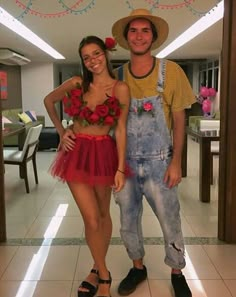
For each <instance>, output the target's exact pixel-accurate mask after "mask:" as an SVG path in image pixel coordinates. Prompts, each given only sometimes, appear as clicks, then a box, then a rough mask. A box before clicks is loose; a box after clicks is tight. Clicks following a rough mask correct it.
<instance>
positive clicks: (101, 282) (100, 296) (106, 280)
mask: <svg viewBox="0 0 236 297" xmlns="http://www.w3.org/2000/svg"><path fill="white" fill-rule="evenodd" d="M111 282H112V278H111V274H110V272H109V279H101V278H99V279H98V284H108V285H109V286H111ZM96 297H111V296H104V295H97V296H96Z"/></svg>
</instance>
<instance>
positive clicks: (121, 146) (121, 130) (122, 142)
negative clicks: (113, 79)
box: [115, 82, 130, 190]
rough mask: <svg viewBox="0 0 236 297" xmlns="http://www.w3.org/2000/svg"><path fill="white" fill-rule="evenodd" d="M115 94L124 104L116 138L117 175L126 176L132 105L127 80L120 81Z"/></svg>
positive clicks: (116, 130)
mask: <svg viewBox="0 0 236 297" xmlns="http://www.w3.org/2000/svg"><path fill="white" fill-rule="evenodd" d="M115 95H116V97H117V98H118V100H119V101H120V103H121V104H122V106H123V108H122V110H121V115H120V117H119V120H118V123H117V126H116V129H115V138H116V145H117V152H118V168H117V174H116V175H123V177H125V175H124V173H125V159H126V136H127V135H126V125H127V118H128V113H129V105H130V92H129V87H128V85H127V84H126V83H125V82H119V83H118V85H117V87H116V89H115ZM117 190H118V189H117Z"/></svg>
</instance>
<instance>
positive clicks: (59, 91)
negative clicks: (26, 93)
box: [44, 76, 82, 148]
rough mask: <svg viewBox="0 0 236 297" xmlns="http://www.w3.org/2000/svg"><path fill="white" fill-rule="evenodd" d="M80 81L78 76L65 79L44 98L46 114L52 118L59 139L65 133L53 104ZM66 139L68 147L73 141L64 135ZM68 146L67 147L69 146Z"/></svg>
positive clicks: (60, 99)
mask: <svg viewBox="0 0 236 297" xmlns="http://www.w3.org/2000/svg"><path fill="white" fill-rule="evenodd" d="M78 83H79V84H81V83H82V79H81V78H80V77H79V76H74V77H72V78H70V79H68V80H66V81H65V82H64V83H62V84H61V85H60V86H59V87H57V88H56V89H54V90H53V91H52V92H51V93H49V94H48V95H47V96H46V97H45V98H44V105H45V107H46V110H47V112H48V115H49V117H50V119H51V120H52V122H53V124H54V126H55V128H56V130H57V132H58V134H59V136H60V139H61V140H62V138H63V135H64V133H65V129H64V127H63V126H62V123H61V121H60V119H59V116H58V113H57V111H56V108H55V104H56V103H57V102H59V101H62V99H63V97H64V96H65V94H66V92H69V91H70V90H72V89H74V88H76V85H77V84H78ZM66 139H67V141H66V142H67V145H68V146H69V147H71V146H73V143H72V142H71V139H70V137H66ZM69 147H68V148H69Z"/></svg>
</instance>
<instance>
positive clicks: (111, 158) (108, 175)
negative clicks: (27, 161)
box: [49, 134, 118, 185]
mask: <svg viewBox="0 0 236 297" xmlns="http://www.w3.org/2000/svg"><path fill="white" fill-rule="evenodd" d="M117 166H118V155H117V148H116V143H115V140H114V139H113V138H112V137H111V136H109V135H102V136H97V135H96V136H93V135H86V134H77V135H76V140H75V147H74V149H73V150H72V151H69V152H65V151H63V150H59V151H58V152H57V154H56V157H55V159H54V161H53V163H52V165H51V166H50V168H49V172H50V173H51V175H52V176H53V177H57V178H58V179H59V180H61V181H63V182H77V183H85V184H90V185H113V184H114V176H115V174H116V171H117V168H118V167H117Z"/></svg>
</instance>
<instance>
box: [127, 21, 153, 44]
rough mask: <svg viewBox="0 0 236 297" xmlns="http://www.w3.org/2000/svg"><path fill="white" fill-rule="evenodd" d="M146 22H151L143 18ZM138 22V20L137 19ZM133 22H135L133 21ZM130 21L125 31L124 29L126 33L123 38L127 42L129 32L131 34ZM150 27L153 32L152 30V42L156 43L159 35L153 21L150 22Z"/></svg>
mask: <svg viewBox="0 0 236 297" xmlns="http://www.w3.org/2000/svg"><path fill="white" fill-rule="evenodd" d="M143 19H144V20H147V21H149V20H148V19H145V18H143ZM135 20H136V19H135ZM132 21H133V20H132ZM132 21H130V22H129V23H128V24H127V25H126V26H125V29H124V32H123V36H124V38H125V39H126V40H127V35H128V32H129V26H130V23H131V22H132ZM149 23H150V25H151V30H152V42H154V41H156V40H157V37H158V34H157V29H156V27H155V26H154V25H153V23H152V22H151V21H149Z"/></svg>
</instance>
